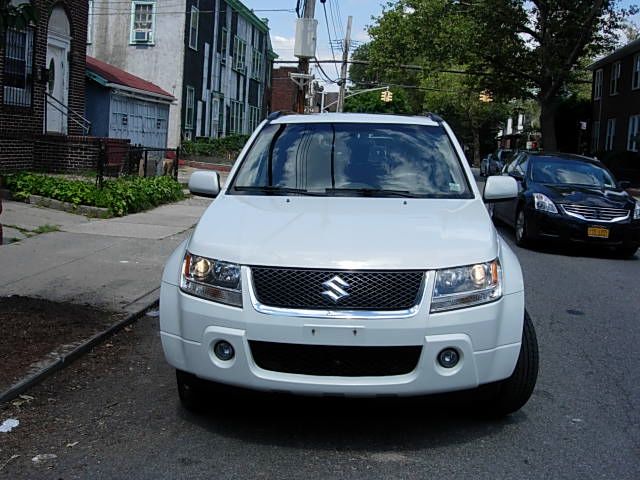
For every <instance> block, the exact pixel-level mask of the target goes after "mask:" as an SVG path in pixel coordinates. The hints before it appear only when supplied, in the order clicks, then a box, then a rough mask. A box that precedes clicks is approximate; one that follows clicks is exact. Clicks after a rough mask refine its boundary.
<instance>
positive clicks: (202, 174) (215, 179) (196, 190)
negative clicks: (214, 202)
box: [189, 170, 220, 198]
mask: <svg viewBox="0 0 640 480" xmlns="http://www.w3.org/2000/svg"><path fill="white" fill-rule="evenodd" d="M189 191H190V192H191V193H192V194H193V195H199V196H201V197H209V198H215V197H216V196H217V195H218V193H220V175H218V172H210V171H206V170H198V171H195V172H193V173H192V174H191V178H190V179H189Z"/></svg>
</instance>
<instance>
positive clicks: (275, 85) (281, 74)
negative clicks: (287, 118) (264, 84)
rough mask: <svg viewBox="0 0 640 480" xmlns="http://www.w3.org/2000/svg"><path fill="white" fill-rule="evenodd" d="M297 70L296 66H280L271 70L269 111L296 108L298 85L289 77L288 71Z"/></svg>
mask: <svg viewBox="0 0 640 480" xmlns="http://www.w3.org/2000/svg"><path fill="white" fill-rule="evenodd" d="M297 71H298V68H297V67H280V68H274V69H273V70H272V72H271V111H273V112H277V111H278V110H288V111H295V110H296V96H297V94H298V86H297V85H296V84H295V83H293V81H292V80H291V79H290V78H289V73H295V72H297Z"/></svg>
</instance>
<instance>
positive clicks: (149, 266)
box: [0, 198, 211, 313]
mask: <svg viewBox="0 0 640 480" xmlns="http://www.w3.org/2000/svg"><path fill="white" fill-rule="evenodd" d="M210 202H211V200H209V199H203V198H190V199H187V200H184V201H182V202H177V203H175V204H170V205H163V206H161V207H158V208H155V209H153V210H149V211H147V212H142V213H138V214H134V215H129V216H127V217H120V218H113V219H108V220H95V219H87V218H85V217H82V216H79V215H73V214H69V213H64V212H58V211H55V210H49V209H43V208H40V207H35V206H32V205H27V204H21V203H17V202H9V201H5V202H3V206H4V211H3V213H2V217H0V221H2V223H3V225H11V226H16V227H19V228H21V229H25V230H29V231H33V230H36V229H37V228H38V227H40V226H42V225H56V226H57V227H58V228H59V230H60V231H57V232H51V233H42V234H39V235H35V236H32V237H30V238H25V239H23V240H21V241H19V242H17V243H12V244H8V245H3V246H0V296H6V295H14V294H16V295H25V296H34V297H41V298H46V299H49V300H55V301H69V302H73V303H87V304H91V305H94V306H98V307H102V308H107V309H109V310H114V311H125V312H129V313H130V312H134V311H137V310H139V309H140V308H141V307H142V306H143V305H145V304H148V303H150V302H151V301H153V300H154V299H155V298H157V295H158V289H159V285H160V277H161V275H162V267H163V265H164V262H165V261H166V259H167V257H168V256H169V254H170V253H171V252H172V250H173V249H174V248H175V247H176V246H177V245H178V244H179V243H180V242H181V241H182V240H183V239H184V238H186V237H187V235H188V234H189V230H190V229H191V228H192V227H193V226H194V225H195V223H196V222H197V221H198V219H199V217H200V215H202V213H203V212H204V210H205V209H206V207H207V206H208V205H209V203H210ZM7 230H8V229H7V228H5V235H7Z"/></svg>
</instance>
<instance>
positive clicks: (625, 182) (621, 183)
mask: <svg viewBox="0 0 640 480" xmlns="http://www.w3.org/2000/svg"><path fill="white" fill-rule="evenodd" d="M618 186H619V187H620V188H621V189H622V190H626V189H627V188H629V187H630V186H631V182H630V181H629V180H620V181H619V182H618Z"/></svg>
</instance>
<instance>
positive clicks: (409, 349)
mask: <svg viewBox="0 0 640 480" xmlns="http://www.w3.org/2000/svg"><path fill="white" fill-rule="evenodd" d="M248 145H249V147H248V148H246V149H245V150H244V151H243V152H242V153H241V154H240V157H239V158H238V161H237V162H236V165H235V166H234V168H233V170H232V171H231V173H230V176H229V179H228V182H227V184H226V185H225V187H224V188H221V187H220V184H219V178H218V175H217V173H215V172H211V171H208V172H204V171H201V172H194V173H193V175H192V176H191V178H190V180H189V189H190V190H191V192H192V193H193V194H194V195H204V196H210V197H216V198H215V200H214V201H213V202H212V204H211V206H210V207H209V208H208V209H207V211H206V212H205V213H204V215H203V216H202V218H201V219H200V221H199V223H198V225H197V226H196V228H195V231H194V232H193V234H192V236H191V237H190V238H189V239H187V240H185V241H184V242H183V243H182V244H181V245H180V246H179V247H178V248H177V249H176V250H175V252H174V253H173V255H172V256H171V257H170V259H169V260H168V262H167V264H166V267H165V270H164V274H163V277H162V287H161V299H160V330H161V339H162V346H163V349H164V353H165V357H166V359H167V361H168V362H169V363H170V364H171V365H172V366H173V367H175V368H176V370H177V382H178V392H179V395H180V399H181V401H182V403H183V405H184V406H185V407H187V408H190V409H197V408H199V407H201V406H202V405H203V404H205V405H206V404H213V403H214V402H216V401H220V400H221V399H222V398H224V395H217V396H215V397H207V396H206V395H204V392H205V391H206V390H209V388H205V386H207V385H208V386H209V387H211V385H216V384H217V385H220V384H230V385H235V386H239V387H244V388H249V389H257V390H264V391H281V392H290V393H297V394H314V395H340V396H342V395H347V396H379V395H393V396H408V395H425V394H432V393H436V392H448V391H454V390H465V389H471V390H474V391H475V390H476V389H477V388H478V387H479V386H481V387H482V388H481V392H482V396H481V397H480V398H482V399H484V401H485V403H482V405H484V408H486V410H487V411H490V412H491V413H492V414H500V415H504V414H508V413H511V412H513V411H515V410H518V409H519V408H520V407H522V406H523V405H524V404H525V403H526V402H527V400H528V398H529V397H530V395H531V393H532V391H533V388H534V385H535V383H536V378H537V371H538V350H537V341H536V335H535V330H534V326H533V323H532V321H531V319H530V318H529V316H528V315H527V313H526V312H525V309H524V287H523V279H522V272H521V269H520V265H519V263H518V259H517V258H516V256H515V255H514V253H513V252H512V251H511V249H510V248H509V246H508V244H507V243H506V242H504V241H503V240H502V239H501V238H500V237H499V235H498V234H497V231H496V230H495V228H494V226H493V223H492V222H491V219H490V217H489V215H488V214H487V211H486V209H485V206H484V203H483V196H482V195H481V194H480V193H479V191H478V189H477V186H476V184H475V182H474V179H473V175H472V172H471V168H470V167H469V165H468V164H467V162H466V161H465V160H464V155H463V151H462V149H461V146H460V144H459V143H458V141H457V140H456V137H455V136H454V135H453V133H452V132H451V130H450V128H449V126H448V125H447V124H446V123H445V122H444V121H442V120H441V119H440V118H439V117H436V116H426V117H402V116H388V115H365V114H322V115H279V114H272V115H271V116H270V117H269V118H268V119H267V120H266V121H264V122H263V123H262V124H261V125H260V126H259V127H258V129H257V130H256V132H255V133H254V134H253V135H252V137H251V139H250V140H249V142H248ZM516 194H517V185H516V181H515V180H514V179H512V178H509V177H490V178H489V179H488V180H487V183H486V187H485V191H484V201H488V202H492V201H496V200H501V199H505V198H510V197H515V195H516ZM222 391H224V390H222ZM479 404H480V402H479Z"/></svg>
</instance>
